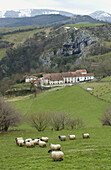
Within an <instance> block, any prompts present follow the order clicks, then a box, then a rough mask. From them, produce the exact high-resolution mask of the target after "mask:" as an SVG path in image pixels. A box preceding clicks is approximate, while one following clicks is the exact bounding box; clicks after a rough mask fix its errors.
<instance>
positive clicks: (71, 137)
mask: <svg viewBox="0 0 111 170" xmlns="http://www.w3.org/2000/svg"><path fill="white" fill-rule="evenodd" d="M68 137H69V139H70V140H74V139H76V136H75V135H68Z"/></svg>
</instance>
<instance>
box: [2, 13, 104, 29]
mask: <svg viewBox="0 0 111 170" xmlns="http://www.w3.org/2000/svg"><path fill="white" fill-rule="evenodd" d="M79 22H88V23H103V22H102V21H98V20H96V19H93V18H91V17H90V16H88V15H83V16H81V15H76V16H74V17H68V16H63V15H60V14H49V15H37V16H34V17H23V18H0V27H20V26H34V25H42V26H55V25H61V24H75V23H79Z"/></svg>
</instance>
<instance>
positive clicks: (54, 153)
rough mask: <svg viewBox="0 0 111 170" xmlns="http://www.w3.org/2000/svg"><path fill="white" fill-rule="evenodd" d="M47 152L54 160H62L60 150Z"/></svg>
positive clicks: (62, 155) (62, 154)
mask: <svg viewBox="0 0 111 170" xmlns="http://www.w3.org/2000/svg"><path fill="white" fill-rule="evenodd" d="M48 153H50V156H51V158H52V159H53V160H54V161H62V160H63V157H64V153H63V152H62V151H53V150H49V151H48Z"/></svg>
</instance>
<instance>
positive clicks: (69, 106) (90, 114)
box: [14, 86, 109, 127]
mask: <svg viewBox="0 0 111 170" xmlns="http://www.w3.org/2000/svg"><path fill="white" fill-rule="evenodd" d="M108 105H109V104H108V103H107V102H104V101H101V100H100V99H98V98H96V97H94V96H92V95H90V94H89V93H88V92H86V91H84V90H83V89H81V88H80V87H78V86H72V87H66V88H63V89H61V90H60V91H56V92H52V93H51V92H50V93H41V94H39V95H38V96H37V98H35V99H33V98H32V99H31V98H30V99H27V100H23V101H17V102H14V106H15V107H16V108H17V109H20V110H21V111H22V112H23V114H31V113H33V112H34V113H37V112H40V111H44V112H47V111H57V112H64V113H67V114H69V115H70V116H71V117H72V118H76V117H79V118H82V119H83V121H84V122H85V125H86V127H95V126H101V123H100V120H99V119H100V117H101V115H102V112H103V111H104V109H105V108H106V107H108Z"/></svg>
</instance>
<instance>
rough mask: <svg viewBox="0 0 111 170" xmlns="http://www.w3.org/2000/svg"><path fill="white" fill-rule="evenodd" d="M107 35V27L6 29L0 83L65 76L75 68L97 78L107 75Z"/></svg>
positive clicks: (110, 49) (110, 32)
mask: <svg viewBox="0 0 111 170" xmlns="http://www.w3.org/2000/svg"><path fill="white" fill-rule="evenodd" d="M2 30H3V29H1V31H2ZM110 35H111V25H110V24H86V23H85V24H83V23H80V24H70V25H69V24H68V25H64V26H63V25H62V26H56V27H30V28H29V27H28V28H26V27H22V28H21V29H20V28H19V29H15V30H14V29H13V28H12V31H11V30H10V31H8V29H7V31H6V30H5V31H4V33H3V35H2V37H1V41H0V43H1V45H2V44H3V43H4V44H5V46H4V53H5V49H8V50H7V51H6V56H5V57H3V54H4V53H1V58H3V59H2V60H1V61H0V65H1V67H0V70H1V72H0V79H2V78H3V77H4V76H11V75H12V74H13V73H14V74H18V73H19V74H24V73H28V74H29V73H40V72H61V71H63V72H64V71H66V72H67V71H74V70H76V69H78V68H86V69H87V70H88V72H94V73H95V75H98V76H103V75H104V76H107V75H110V62H108V61H109V60H110V52H111V46H110V44H111V38H110V37H111V36H110ZM7 44H8V45H7ZM5 47H6V48H5ZM10 47H11V48H10ZM1 50H3V48H1ZM12 61H13V62H12ZM100 63H101V64H100ZM106 65H107V67H105V66H106ZM21 68H22V69H21ZM103 68H104V69H103Z"/></svg>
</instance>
